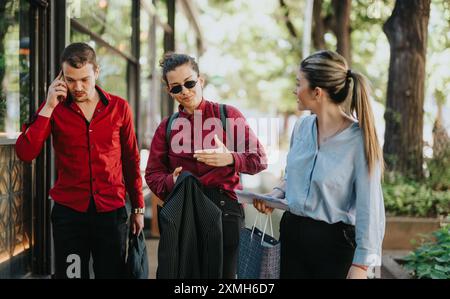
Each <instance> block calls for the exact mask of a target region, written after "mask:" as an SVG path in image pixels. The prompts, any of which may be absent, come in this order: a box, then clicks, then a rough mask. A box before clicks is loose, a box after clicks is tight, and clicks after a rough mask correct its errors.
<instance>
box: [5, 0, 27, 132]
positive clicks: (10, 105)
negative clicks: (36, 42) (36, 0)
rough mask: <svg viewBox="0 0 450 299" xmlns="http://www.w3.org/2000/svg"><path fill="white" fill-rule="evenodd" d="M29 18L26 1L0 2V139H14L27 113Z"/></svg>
mask: <svg viewBox="0 0 450 299" xmlns="http://www.w3.org/2000/svg"><path fill="white" fill-rule="evenodd" d="M29 19H30V15H29V3H28V1H26V0H8V1H0V138H9V139H14V138H16V137H17V136H18V132H19V131H20V127H21V125H22V124H23V123H24V122H25V121H26V120H27V118H28V114H29V104H30V25H29Z"/></svg>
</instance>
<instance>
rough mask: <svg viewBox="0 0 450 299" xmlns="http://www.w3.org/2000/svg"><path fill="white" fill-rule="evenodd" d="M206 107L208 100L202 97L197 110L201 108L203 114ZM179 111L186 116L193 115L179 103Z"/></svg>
mask: <svg viewBox="0 0 450 299" xmlns="http://www.w3.org/2000/svg"><path fill="white" fill-rule="evenodd" d="M205 107H206V100H205V99H204V98H202V101H201V102H200V104H199V105H198V106H197V108H195V110H201V111H202V114H203V112H204V111H205ZM178 113H179V115H180V116H184V117H189V116H190V115H191V114H189V113H187V112H186V111H184V107H183V106H182V105H181V104H180V105H178Z"/></svg>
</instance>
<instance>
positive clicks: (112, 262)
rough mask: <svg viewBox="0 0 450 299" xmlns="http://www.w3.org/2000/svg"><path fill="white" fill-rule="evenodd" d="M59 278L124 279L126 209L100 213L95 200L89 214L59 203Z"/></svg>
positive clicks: (54, 217)
mask: <svg viewBox="0 0 450 299" xmlns="http://www.w3.org/2000/svg"><path fill="white" fill-rule="evenodd" d="M51 218H52V224H53V239H54V245H55V278H60V279H64V278H82V279H89V260H90V256H91V254H92V258H93V268H94V274H95V278H124V277H125V255H126V240H127V232H128V229H127V228H128V226H127V220H128V215H127V211H126V208H125V207H122V208H119V209H117V210H114V211H111V212H106V213H97V212H96V210H95V203H94V201H93V199H91V203H90V205H89V210H88V212H86V213H82V212H78V211H75V210H73V209H71V208H68V207H65V206H63V205H60V204H58V203H55V205H54V207H53V209H52V215H51Z"/></svg>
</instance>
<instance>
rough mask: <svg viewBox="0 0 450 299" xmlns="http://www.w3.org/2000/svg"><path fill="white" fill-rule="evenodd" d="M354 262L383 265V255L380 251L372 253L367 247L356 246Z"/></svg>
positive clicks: (370, 265) (373, 265)
mask: <svg viewBox="0 0 450 299" xmlns="http://www.w3.org/2000/svg"><path fill="white" fill-rule="evenodd" d="M352 264H357V265H364V266H368V267H377V266H381V255H380V254H378V253H371V252H369V251H367V250H365V249H360V248H358V247H357V248H356V250H355V255H354V256H353V262H352Z"/></svg>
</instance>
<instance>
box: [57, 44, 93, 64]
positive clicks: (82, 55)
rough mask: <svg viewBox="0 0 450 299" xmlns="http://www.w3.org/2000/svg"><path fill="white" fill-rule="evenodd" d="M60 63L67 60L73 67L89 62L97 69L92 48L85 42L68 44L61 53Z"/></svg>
mask: <svg viewBox="0 0 450 299" xmlns="http://www.w3.org/2000/svg"><path fill="white" fill-rule="evenodd" d="M60 62H61V65H62V64H63V63H64V62H67V63H68V64H69V65H70V66H72V67H74V68H77V69H79V68H82V67H83V66H84V65H85V64H86V63H90V64H92V65H93V66H94V69H97V67H98V65H97V59H96V55H95V51H94V49H92V47H91V46H89V45H88V44H86V43H73V44H70V45H68V46H67V47H66V48H65V49H64V50H63V52H62V54H61V59H60Z"/></svg>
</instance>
